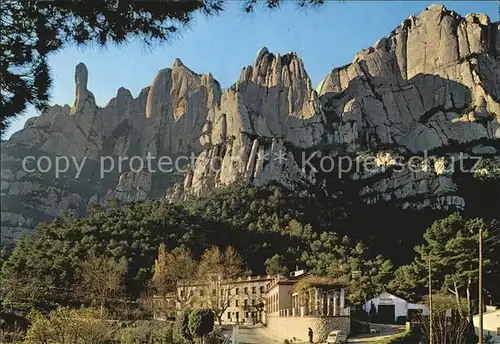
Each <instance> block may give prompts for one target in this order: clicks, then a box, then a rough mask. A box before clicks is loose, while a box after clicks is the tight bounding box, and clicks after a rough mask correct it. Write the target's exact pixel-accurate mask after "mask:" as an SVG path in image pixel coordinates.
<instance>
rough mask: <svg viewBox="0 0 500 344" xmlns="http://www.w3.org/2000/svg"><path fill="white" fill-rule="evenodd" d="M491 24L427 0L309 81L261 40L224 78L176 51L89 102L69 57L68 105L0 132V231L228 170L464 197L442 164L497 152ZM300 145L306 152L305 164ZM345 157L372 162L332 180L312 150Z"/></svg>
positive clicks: (441, 201) (380, 193)
mask: <svg viewBox="0 0 500 344" xmlns="http://www.w3.org/2000/svg"><path fill="white" fill-rule="evenodd" d="M499 28H500V26H499V23H491V22H490V20H489V18H488V17H487V16H485V15H482V14H470V15H468V16H466V17H465V18H463V17H461V16H459V15H458V14H456V13H454V12H452V11H449V10H447V9H446V8H445V7H444V6H439V5H433V6H430V7H429V8H427V9H426V10H424V11H423V12H422V13H421V14H419V15H418V16H410V17H409V18H408V19H406V20H405V21H403V22H402V23H401V25H400V26H399V27H398V28H396V29H395V30H394V31H393V32H392V33H391V34H390V35H389V36H388V37H386V38H383V39H381V40H379V41H377V42H376V43H375V44H374V45H373V47H370V48H369V49H366V50H363V51H361V52H359V53H358V54H357V55H356V56H355V58H354V60H353V62H352V63H351V64H349V65H347V66H344V67H341V68H335V69H333V70H332V71H330V72H329V73H328V75H327V76H326V77H325V79H324V80H323V81H322V82H321V84H320V85H319V86H318V87H317V88H316V89H314V88H313V87H312V86H311V81H310V79H309V77H308V75H307V73H306V71H305V69H304V65H303V63H302V61H301V60H300V58H299V57H298V56H297V55H296V54H294V53H288V54H285V55H283V56H281V55H279V54H276V55H275V54H273V53H270V52H269V51H268V50H267V49H266V48H263V49H262V50H261V51H259V52H258V54H257V56H256V58H255V61H254V63H253V65H252V66H248V67H245V68H243V70H242V71H241V75H240V78H239V80H238V81H237V82H236V83H235V84H234V85H233V86H232V87H231V88H229V89H227V90H224V91H222V89H221V87H220V85H219V83H218V82H217V81H216V80H215V79H214V78H213V77H212V75H210V74H205V75H199V74H197V73H195V72H193V71H191V70H190V69H188V68H187V67H186V66H184V65H183V64H182V62H181V61H180V60H178V59H177V60H176V61H175V62H174V64H173V66H172V68H168V69H164V70H162V71H160V72H159V73H158V74H157V76H156V77H155V78H154V80H153V82H152V84H151V86H149V87H147V88H145V89H143V90H142V91H141V93H140V94H139V96H138V97H137V98H135V99H134V98H133V97H132V95H131V93H130V91H128V90H126V89H124V88H120V89H119V90H118V92H117V95H116V97H115V98H113V99H112V100H111V101H109V103H108V104H107V105H106V106H104V107H98V106H97V105H96V103H95V99H94V96H93V94H92V93H91V92H90V91H89V90H88V89H87V80H88V71H87V68H86V67H85V65H83V64H79V65H78V66H77V67H76V72H75V85H76V92H75V100H74V103H73V105H72V106H71V107H69V106H63V107H61V106H57V105H56V106H54V107H51V108H50V109H48V110H47V111H45V112H44V113H42V114H41V115H40V116H39V117H38V118H35V119H30V120H28V121H27V122H26V125H25V127H24V128H23V130H21V131H19V132H17V133H15V134H14V135H12V137H11V138H10V139H9V140H8V141H5V142H2V156H1V160H2V175H1V194H2V240H6V241H12V240H17V238H18V237H19V235H20V234H21V233H25V232H29V231H30V230H32V229H33V227H34V225H35V224H36V223H37V222H39V221H41V220H48V219H50V218H52V217H55V216H61V215H62V214H63V213H64V212H66V211H69V212H72V213H74V214H78V215H81V214H83V213H85V211H86V208H87V206H88V205H89V204H90V203H101V204H105V203H106V202H108V201H109V200H110V199H111V198H114V197H117V198H118V199H120V200H121V201H122V202H134V201H140V200H143V199H145V198H147V197H163V196H165V195H166V194H167V195H168V197H169V198H170V199H171V200H176V199H184V198H186V197H192V196H195V197H196V196H201V195H204V194H206V193H207V192H208V191H210V190H212V189H213V188H216V187H224V186H227V185H231V184H233V183H251V184H254V185H265V184H269V183H279V184H281V185H284V186H286V187H288V188H300V187H307V188H313V189H314V190H317V192H322V193H325V194H328V195H330V196H332V197H336V193H337V192H338V191H339V189H338V185H339V183H340V180H342V181H343V182H345V183H347V184H350V185H353V186H355V187H356V188H357V190H358V192H357V195H358V197H359V198H360V199H362V200H363V202H366V203H376V202H391V203H394V206H395V207H399V208H417V209H420V208H424V207H430V208H434V209H463V208H464V206H465V205H466V200H465V199H464V198H463V196H462V194H461V192H460V190H459V188H458V186H457V184H456V182H455V181H454V173H453V172H450V170H449V168H447V167H450V165H452V160H453V159H454V158H456V157H457V156H458V155H459V154H460V152H462V153H463V154H465V156H468V155H480V156H488V157H496V158H498V150H499V148H500V143H499V141H500V127H499V119H500V105H499V100H500V32H499ZM424 152H426V154H429V155H433V156H435V157H436V161H435V162H434V163H432V164H427V163H425V162H423V163H420V164H419V165H418V166H417V168H416V169H412V170H405V171H402V172H399V171H396V170H395V169H394V167H395V166H396V164H397V161H398V160H397V159H398V157H406V158H407V157H409V156H411V155H421V154H423V153H424ZM191 153H193V154H194V155H196V156H197V159H196V161H195V162H194V163H193V164H191V165H189V166H187V167H188V168H187V172H186V173H158V172H157V173H151V172H149V171H147V170H146V169H144V168H143V169H140V170H130V168H127V167H126V166H125V167H124V168H123V169H118V168H115V169H113V171H110V172H109V173H106V175H105V176H104V178H100V171H101V170H102V167H103V166H101V165H102V160H101V157H103V156H110V157H113V158H114V161H117V159H118V157H129V158H130V157H142V158H145V157H147V156H148V155H151V156H154V157H161V156H169V157H172V158H175V157H179V156H183V155H189V154H191ZM28 155H32V156H42V155H44V156H49V157H51V158H53V159H55V157H57V156H68V157H75V159H77V160H78V161H82V159H84V158H85V159H86V161H85V165H84V168H83V169H82V172H81V175H80V176H79V178H74V173H73V172H74V171H73V169H70V170H69V171H68V172H66V173H65V174H64V175H63V176H62V177H60V178H55V177H54V176H53V175H51V174H47V173H41V172H32V173H28V172H25V171H23V168H22V163H23V159H24V158H25V157H26V156H28ZM304 156H305V157H308V156H309V157H310V156H314V158H313V159H311V160H310V163H311V165H310V166H309V165H308V166H305V165H304ZM345 157H349V158H351V159H352V161H363V160H366V158H367V157H369V158H371V159H372V161H373V164H374V166H375V168H372V169H371V170H370V171H367V170H366V169H361V170H354V171H349V172H346V174H345V175H344V176H343V178H342V179H340V178H338V175H337V172H338V167H337V169H334V170H332V171H329V172H328V173H326V172H325V168H321V167H322V165H321V164H322V162H321V160H322V159H323V160H325V159H329V160H328V161H339V159H341V158H345ZM184 167H186V166H184ZM323 167H324V166H323ZM72 173H73V174H72ZM167 190H168V192H167Z"/></svg>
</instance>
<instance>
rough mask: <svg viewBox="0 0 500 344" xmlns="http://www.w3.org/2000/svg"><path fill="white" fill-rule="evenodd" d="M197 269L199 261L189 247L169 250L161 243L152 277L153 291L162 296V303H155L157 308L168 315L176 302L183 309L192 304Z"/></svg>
mask: <svg viewBox="0 0 500 344" xmlns="http://www.w3.org/2000/svg"><path fill="white" fill-rule="evenodd" d="M197 270H198V263H197V262H196V261H195V260H194V259H193V255H192V253H191V251H190V250H189V249H187V248H185V247H178V248H175V249H174V250H172V251H171V252H168V251H167V250H166V249H165V245H164V244H160V247H159V248H158V257H157V259H156V261H155V265H154V273H153V277H152V279H151V287H152V289H153V293H154V294H155V295H156V296H159V297H160V298H161V302H160V304H159V305H156V304H155V305H156V308H157V310H159V311H161V312H162V313H164V314H165V315H166V312H169V311H172V308H174V309H175V308H176V304H179V305H180V308H181V309H182V308H184V307H186V306H187V305H190V304H191V303H192V302H193V300H194V289H195V288H196V284H197V282H196V272H197ZM172 303H173V304H172Z"/></svg>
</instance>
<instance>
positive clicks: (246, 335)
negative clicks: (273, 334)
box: [238, 326, 272, 344]
mask: <svg viewBox="0 0 500 344" xmlns="http://www.w3.org/2000/svg"><path fill="white" fill-rule="evenodd" d="M271 343H272V341H271V340H269V338H266V337H264V336H263V335H262V334H261V333H260V331H259V330H258V329H255V328H247V327H241V326H240V330H239V336H238V344H271Z"/></svg>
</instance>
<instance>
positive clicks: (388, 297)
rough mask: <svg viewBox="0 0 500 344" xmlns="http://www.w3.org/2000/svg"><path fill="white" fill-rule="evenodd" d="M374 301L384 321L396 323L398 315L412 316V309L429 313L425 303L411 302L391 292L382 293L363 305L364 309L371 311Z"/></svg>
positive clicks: (380, 318) (379, 318)
mask: <svg viewBox="0 0 500 344" xmlns="http://www.w3.org/2000/svg"><path fill="white" fill-rule="evenodd" d="M372 303H373V305H374V306H375V308H376V310H377V315H378V320H379V321H380V322H382V323H394V322H396V320H397V319H398V317H406V318H409V317H410V313H411V312H412V311H422V313H423V314H424V315H426V314H429V309H428V308H427V306H425V305H419V304H414V303H410V302H408V301H406V300H404V299H402V298H400V297H397V296H395V295H392V294H389V293H382V294H380V295H378V296H376V297H374V298H372V299H370V300H368V301H366V302H365V304H364V305H363V309H364V310H365V311H366V312H367V313H370V309H371V307H372Z"/></svg>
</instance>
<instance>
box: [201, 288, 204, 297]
mask: <svg viewBox="0 0 500 344" xmlns="http://www.w3.org/2000/svg"><path fill="white" fill-rule="evenodd" d="M203 295H205V293H204V292H203V289H200V296H201V297H203Z"/></svg>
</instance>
